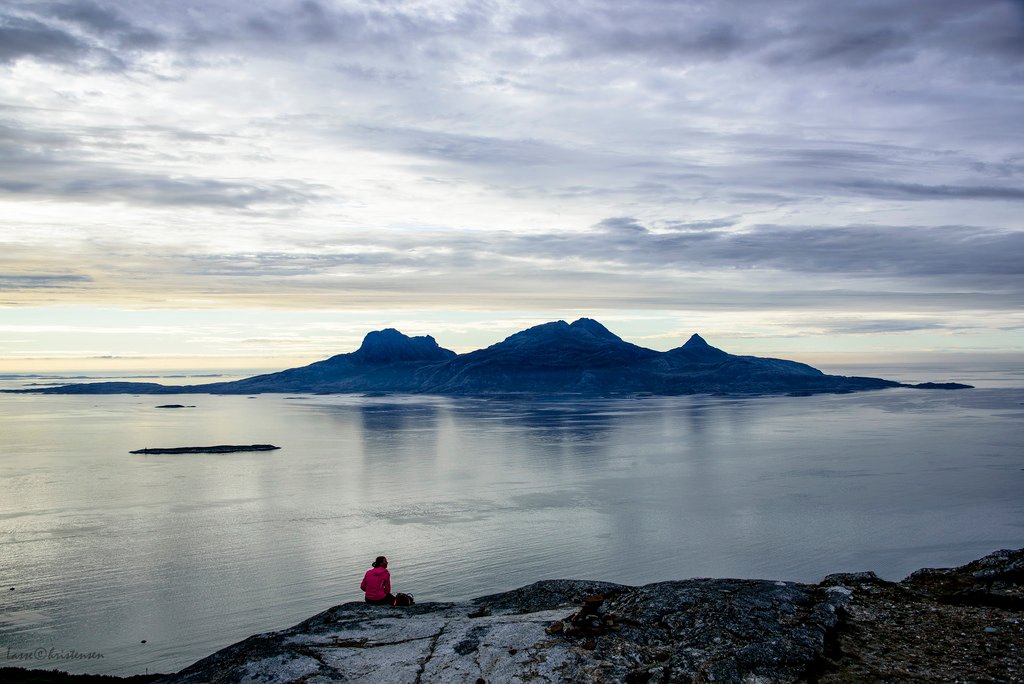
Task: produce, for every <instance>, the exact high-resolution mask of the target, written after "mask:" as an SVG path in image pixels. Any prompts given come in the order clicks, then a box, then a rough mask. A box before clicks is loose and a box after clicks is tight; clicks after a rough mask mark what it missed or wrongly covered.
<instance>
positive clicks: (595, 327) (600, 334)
mask: <svg viewBox="0 0 1024 684" xmlns="http://www.w3.org/2000/svg"><path fill="white" fill-rule="evenodd" d="M569 327H570V328H572V329H574V330H585V331H587V332H588V333H590V334H591V335H593V336H594V337H597V338H600V339H603V340H614V341H617V342H622V338H621V337H619V336H618V335H616V334H615V333H613V332H612V331H611V330H609V329H608V328H606V327H604V326H603V325H601V324H600V323H598V322H597V321H595V320H594V319H593V318H577V319H576V320H575V321H573V322H572V323H570V324H569Z"/></svg>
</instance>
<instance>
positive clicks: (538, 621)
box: [165, 580, 848, 684]
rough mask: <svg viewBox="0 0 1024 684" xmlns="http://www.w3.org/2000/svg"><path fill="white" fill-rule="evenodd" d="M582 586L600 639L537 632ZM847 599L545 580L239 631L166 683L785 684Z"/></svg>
mask: <svg viewBox="0 0 1024 684" xmlns="http://www.w3.org/2000/svg"><path fill="white" fill-rule="evenodd" d="M595 592H601V593H603V594H604V595H605V596H606V597H607V598H606V601H605V602H606V605H607V614H608V615H610V616H612V618H611V619H612V620H613V621H614V622H613V624H612V625H611V626H610V627H609V628H608V629H607V630H606V631H605V632H604V633H603V634H601V635H598V636H593V637H579V638H576V637H570V636H564V635H559V634H549V633H548V628H549V627H550V626H551V625H552V624H555V623H558V622H559V621H561V620H562V619H563V618H565V617H566V616H567V615H568V614H572V613H573V612H574V611H575V610H576V609H577V608H578V606H577V605H576V604H578V603H579V602H580V601H581V600H582V599H583V598H584V597H585V596H587V595H590V594H593V593H595ZM847 599H848V593H846V592H843V591H841V590H837V589H819V588H816V587H808V586H803V585H798V584H793V583H787V582H768V581H754V580H745V581H744V580H689V581H685V582H662V583H658V584H652V585H648V586H645V587H638V588H635V587H624V586H620V585H614V584H608V583H602V582H586V581H571V580H553V581H548V582H538V583H537V584H534V585H531V586H529V587H524V588H522V589H519V590H516V591H513V592H509V593H507V594H499V595H496V596H490V597H483V598H480V599H476V600H475V601H473V602H466V603H454V604H453V603H431V604H423V605H416V606H412V607H410V608H380V607H375V606H367V605H365V604H359V603H347V604H344V605H341V606H337V607H336V608H332V609H331V610H328V611H326V612H324V613H321V614H320V615H317V616H316V617H314V618H311V619H310V620H307V621H306V622H303V623H301V624H299V625H296V626H295V627H293V628H291V629H287V630H284V631H282V632H275V633H271V634H263V635H259V636H255V637H251V638H249V639H247V640H245V641H243V642H241V643H238V644H235V645H234V646H230V647H228V648H226V649H224V650H223V651H220V652H219V653H216V654H214V655H212V656H210V657H209V658H206V659H205V660H201V661H199V662H198V663H196V664H195V665H193V666H191V667H189V668H187V669H185V670H183V671H182V672H180V673H178V674H177V675H174V676H172V677H170V678H168V679H167V680H165V681H167V682H176V683H182V684H184V683H186V682H187V683H190V684H192V683H194V684H198V683H199V682H211V681H217V682H250V681H251V682H256V681H259V682H281V683H283V682H295V681H307V682H314V681H324V682H326V681H356V682H358V681H366V682H371V681H372V682H396V683H397V682H402V683H405V682H476V681H479V680H480V679H483V680H484V681H487V682H525V681H538V682H545V681H547V682H628V681H638V682H639V681H651V680H652V678H653V681H694V680H695V679H696V678H700V679H702V680H705V681H743V680H744V678H745V677H756V678H760V679H759V680H758V681H797V680H799V679H801V678H803V677H805V676H806V675H807V674H808V673H809V672H810V671H811V669H812V668H813V667H814V666H815V663H816V662H817V659H818V658H820V657H821V655H822V653H823V651H824V647H825V635H826V633H827V632H828V630H830V629H832V628H833V627H834V625H835V623H836V619H837V618H836V611H837V609H838V608H839V607H840V606H842V605H843V604H844V603H845V602H846V600H847ZM484 605H486V606H487V609H486V610H481V607H482V606H484ZM481 613H482V615H480V614H481ZM470 614H478V615H480V617H470Z"/></svg>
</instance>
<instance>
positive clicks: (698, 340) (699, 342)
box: [683, 333, 713, 349]
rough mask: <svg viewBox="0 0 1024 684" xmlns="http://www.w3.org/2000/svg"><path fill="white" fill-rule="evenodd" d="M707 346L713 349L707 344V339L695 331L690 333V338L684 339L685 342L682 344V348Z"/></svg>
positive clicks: (706, 347) (702, 347)
mask: <svg viewBox="0 0 1024 684" xmlns="http://www.w3.org/2000/svg"><path fill="white" fill-rule="evenodd" d="M709 348H711V349H713V347H711V345H710V344H708V343H707V341H706V340H705V339H704V338H703V337H701V336H700V335H698V334H697V333H693V334H692V335H690V339H688V340H686V344H684V345H683V349H709Z"/></svg>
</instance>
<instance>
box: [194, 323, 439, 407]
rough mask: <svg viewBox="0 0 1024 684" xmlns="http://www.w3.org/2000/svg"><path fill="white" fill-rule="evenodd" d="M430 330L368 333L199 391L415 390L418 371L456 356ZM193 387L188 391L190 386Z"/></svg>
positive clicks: (207, 386) (390, 330) (389, 330)
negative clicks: (349, 346)
mask: <svg viewBox="0 0 1024 684" xmlns="http://www.w3.org/2000/svg"><path fill="white" fill-rule="evenodd" d="M455 357H456V354H455V352H453V351H451V350H450V349H444V348H442V347H440V346H438V344H437V341H436V340H434V338H433V337H431V336H430V335H424V336H422V337H409V336H407V335H403V334H402V333H400V332H398V331H397V330H395V329H394V328H386V329H384V330H375V331H373V332H370V333H367V335H366V337H364V338H363V343H362V345H360V347H359V349H357V350H356V351H354V352H351V353H349V354H338V355H337V356H332V357H331V358H329V359H325V360H323V361H317V362H316V363H311V364H310V365H308V366H302V367H301V368H291V369H288V370H284V371H281V372H279V373H268V374H266V375H257V376H255V377H252V378H246V379H244V380H237V381H234V382H220V383H212V384H207V385H196V386H195V387H196V388H201V389H198V391H202V392H216V393H224V394H255V393H259V392H367V391H374V392H414V391H417V384H416V382H415V378H416V376H417V372H418V371H419V370H420V369H422V368H424V367H428V366H432V365H437V364H443V363H444V362H446V361H449V360H451V359H454V358H455ZM186 391H189V390H186Z"/></svg>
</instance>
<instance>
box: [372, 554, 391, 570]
mask: <svg viewBox="0 0 1024 684" xmlns="http://www.w3.org/2000/svg"><path fill="white" fill-rule="evenodd" d="M373 567H375V568H386V567H388V559H387V558H385V557H384V556H377V560H375V561H373Z"/></svg>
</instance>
